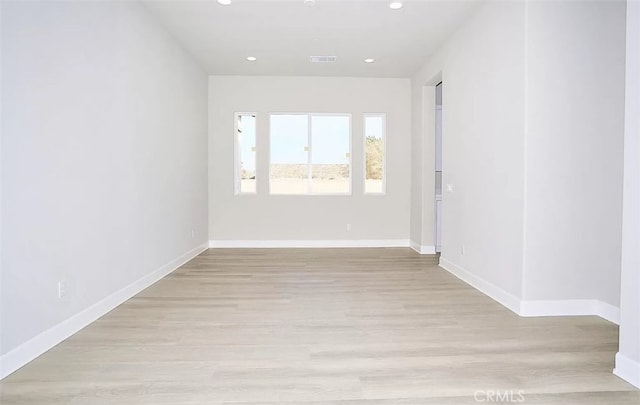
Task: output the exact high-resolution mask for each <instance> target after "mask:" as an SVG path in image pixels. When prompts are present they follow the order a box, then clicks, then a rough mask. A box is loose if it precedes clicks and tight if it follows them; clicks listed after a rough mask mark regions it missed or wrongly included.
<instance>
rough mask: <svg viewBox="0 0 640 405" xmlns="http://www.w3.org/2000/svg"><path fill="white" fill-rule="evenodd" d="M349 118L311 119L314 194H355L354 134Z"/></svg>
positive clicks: (320, 117)
mask: <svg viewBox="0 0 640 405" xmlns="http://www.w3.org/2000/svg"><path fill="white" fill-rule="evenodd" d="M350 127H351V126H350V119H349V117H348V116H325V115H322V116H312V117H311V192H312V193H326V194H348V193H349V192H350V191H351V184H350V171H351V170H350V169H351V168H350V162H351V135H350V132H351V131H350V130H351V128H350Z"/></svg>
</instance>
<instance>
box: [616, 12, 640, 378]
mask: <svg viewBox="0 0 640 405" xmlns="http://www.w3.org/2000/svg"><path fill="white" fill-rule="evenodd" d="M626 28H627V44H626V45H627V54H626V73H627V74H626V87H625V89H626V92H625V130H624V205H623V207H624V208H623V228H622V231H623V233H622V277H621V278H622V283H621V286H622V287H621V293H620V348H619V351H618V354H617V355H616V368H615V370H614V372H615V373H616V374H617V375H618V376H620V377H622V378H624V379H625V380H627V381H629V382H630V383H632V384H634V385H635V386H636V387H639V388H640V250H639V249H638V246H640V76H638V72H639V71H640V2H637V1H633V2H628V3H627V24H626Z"/></svg>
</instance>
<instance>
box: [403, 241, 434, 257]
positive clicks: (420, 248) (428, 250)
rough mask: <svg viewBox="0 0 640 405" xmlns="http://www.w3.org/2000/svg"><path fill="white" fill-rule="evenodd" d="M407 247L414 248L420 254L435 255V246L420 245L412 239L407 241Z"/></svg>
mask: <svg viewBox="0 0 640 405" xmlns="http://www.w3.org/2000/svg"><path fill="white" fill-rule="evenodd" d="M409 247H410V248H411V249H413V250H415V251H416V252H418V253H420V254H421V255H435V254H436V247H435V246H427V245H420V244H419V243H417V242H414V241H412V240H411V241H409Z"/></svg>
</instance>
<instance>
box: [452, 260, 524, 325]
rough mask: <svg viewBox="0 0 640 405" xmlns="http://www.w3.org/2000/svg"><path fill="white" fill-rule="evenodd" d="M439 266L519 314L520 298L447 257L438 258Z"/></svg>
mask: <svg viewBox="0 0 640 405" xmlns="http://www.w3.org/2000/svg"><path fill="white" fill-rule="evenodd" d="M440 267H442V268H443V269H445V270H446V271H448V272H449V273H451V274H453V275H454V276H456V277H458V278H459V279H460V280H462V281H464V282H465V283H467V284H469V285H470V286H472V287H474V288H475V289H476V290H478V291H480V292H481V293H483V294H485V295H487V296H488V297H490V298H492V299H493V300H494V301H497V302H498V303H500V304H502V305H504V306H505V307H507V308H508V309H510V310H511V311H513V312H515V313H516V314H519V311H520V299H518V298H517V297H515V296H513V295H511V294H510V293H508V292H507V291H505V290H503V289H502V288H500V287H498V286H496V285H494V284H492V283H490V282H488V281H486V280H484V279H483V278H481V277H478V276H477V275H475V274H473V273H471V272H470V271H468V270H466V269H464V268H462V267H460V266H458V265H456V264H453V263H451V262H450V261H448V260H447V259H444V258H442V257H441V258H440Z"/></svg>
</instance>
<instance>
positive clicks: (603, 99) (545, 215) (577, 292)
mask: <svg viewBox="0 0 640 405" xmlns="http://www.w3.org/2000/svg"><path fill="white" fill-rule="evenodd" d="M624 19H625V3H624V2H623V1H553V2H547V1H531V2H529V3H528V10H527V50H528V54H527V84H528V85H527V121H526V122H527V140H526V162H527V169H526V185H527V186H526V187H527V190H526V195H527V201H526V232H527V233H526V245H525V249H526V264H525V269H524V271H525V273H524V299H525V300H573V299H595V300H600V301H603V302H605V303H607V304H610V305H612V306H614V307H618V304H619V298H620V295H619V292H620V250H621V240H620V234H621V227H622V223H621V221H622V156H623V131H624V59H625V24H624Z"/></svg>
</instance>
